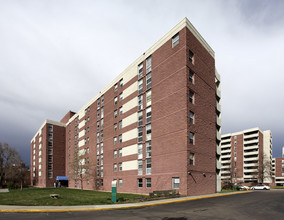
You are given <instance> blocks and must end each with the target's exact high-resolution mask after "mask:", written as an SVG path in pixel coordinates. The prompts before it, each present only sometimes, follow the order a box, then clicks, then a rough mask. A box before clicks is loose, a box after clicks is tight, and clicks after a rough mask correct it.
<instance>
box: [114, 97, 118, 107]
mask: <svg viewBox="0 0 284 220" xmlns="http://www.w3.org/2000/svg"><path fill="white" fill-rule="evenodd" d="M114 104H115V105H116V104H117V96H115V97H114Z"/></svg>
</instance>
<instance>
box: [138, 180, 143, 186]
mask: <svg viewBox="0 0 284 220" xmlns="http://www.w3.org/2000/svg"><path fill="white" fill-rule="evenodd" d="M137 183H138V188H141V187H143V179H142V178H139V179H137Z"/></svg>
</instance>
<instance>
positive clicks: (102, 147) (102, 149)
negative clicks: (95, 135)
mask: <svg viewBox="0 0 284 220" xmlns="http://www.w3.org/2000/svg"><path fill="white" fill-rule="evenodd" d="M103 153H104V143H101V154H103Z"/></svg>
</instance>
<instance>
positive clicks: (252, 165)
mask: <svg viewBox="0 0 284 220" xmlns="http://www.w3.org/2000/svg"><path fill="white" fill-rule="evenodd" d="M256 166H258V163H245V164H244V167H256Z"/></svg>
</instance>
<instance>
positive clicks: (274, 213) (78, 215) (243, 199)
mask: <svg viewBox="0 0 284 220" xmlns="http://www.w3.org/2000/svg"><path fill="white" fill-rule="evenodd" d="M283 216H284V190H271V191H257V192H253V193H246V194H238V195H232V196H224V197H215V198H207V199H200V200H194V201H188V202H180V203H173V204H166V205H159V206H151V207H144V208H135V209H122V210H105V211H93V212H66V213H0V219H8V220H13V219H29V220H30V219H41V220H44V219H52V220H56V219H96V220H97V219H104V220H107V219H131V220H132V219H163V220H170V219H177V220H191V219H238V220H241V219H250V220H253V219H257V220H259V219H265V220H267V219H268V220H273V219H283Z"/></svg>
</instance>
